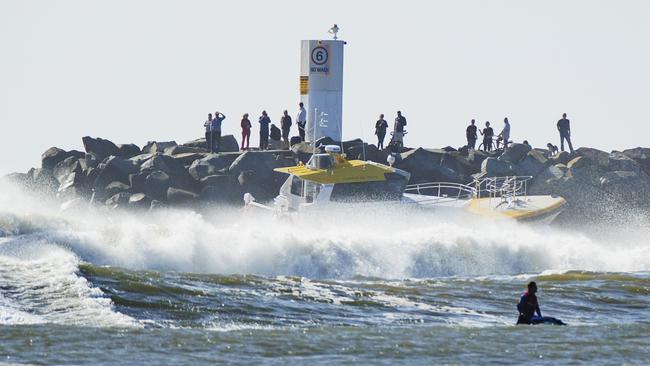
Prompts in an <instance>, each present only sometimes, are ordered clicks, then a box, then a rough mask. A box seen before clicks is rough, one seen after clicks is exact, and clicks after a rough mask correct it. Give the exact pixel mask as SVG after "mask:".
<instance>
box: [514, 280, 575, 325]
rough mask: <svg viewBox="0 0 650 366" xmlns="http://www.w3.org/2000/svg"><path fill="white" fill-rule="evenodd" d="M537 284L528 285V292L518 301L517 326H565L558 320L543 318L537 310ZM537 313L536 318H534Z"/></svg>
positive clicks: (530, 283) (533, 282) (532, 282)
mask: <svg viewBox="0 0 650 366" xmlns="http://www.w3.org/2000/svg"><path fill="white" fill-rule="evenodd" d="M536 293H537V284H536V283H535V281H531V282H529V283H528V291H526V292H525V293H524V294H523V295H522V296H521V299H520V300H519V304H517V310H519V318H518V319H517V324H543V323H548V324H557V325H565V324H564V322H562V321H561V320H560V319H555V318H551V317H543V316H542V311H541V310H540V309H539V303H538V302H537V295H535V294H536ZM535 313H537V316H535Z"/></svg>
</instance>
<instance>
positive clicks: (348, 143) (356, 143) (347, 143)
mask: <svg viewBox="0 0 650 366" xmlns="http://www.w3.org/2000/svg"><path fill="white" fill-rule="evenodd" d="M363 144H364V142H363V140H361V139H354V140H348V141H343V142H334V144H333V145H338V146H341V145H343V152H346V153H347V151H348V150H350V149H351V148H353V147H356V148H359V147H361V146H363Z"/></svg>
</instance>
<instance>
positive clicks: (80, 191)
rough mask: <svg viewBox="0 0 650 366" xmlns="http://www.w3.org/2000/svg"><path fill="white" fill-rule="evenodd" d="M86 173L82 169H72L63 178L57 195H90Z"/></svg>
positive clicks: (70, 197) (63, 196) (71, 196)
mask: <svg viewBox="0 0 650 366" xmlns="http://www.w3.org/2000/svg"><path fill="white" fill-rule="evenodd" d="M86 183H87V180H86V175H85V174H84V172H82V171H72V172H70V174H69V175H68V176H67V177H66V178H65V179H63V181H62V182H61V185H59V188H58V189H57V193H56V195H57V197H58V198H62V199H75V198H83V197H86V196H87V195H89V190H88V186H87V184H86Z"/></svg>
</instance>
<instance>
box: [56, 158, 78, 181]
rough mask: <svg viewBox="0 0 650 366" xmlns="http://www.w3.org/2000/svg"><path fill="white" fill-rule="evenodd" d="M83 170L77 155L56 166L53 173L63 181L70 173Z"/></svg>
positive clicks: (58, 179) (57, 178)
mask: <svg viewBox="0 0 650 366" xmlns="http://www.w3.org/2000/svg"><path fill="white" fill-rule="evenodd" d="M82 170H83V169H82V167H81V164H80V163H79V159H78V158H77V157H75V156H69V157H67V158H65V159H64V160H62V161H60V162H59V163H57V164H56V165H55V166H54V169H52V175H53V176H54V178H55V179H56V180H57V181H58V182H59V183H63V181H64V180H65V179H66V178H67V177H68V175H70V173H72V172H81V171H82Z"/></svg>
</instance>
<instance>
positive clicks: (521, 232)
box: [0, 187, 650, 278]
mask: <svg viewBox="0 0 650 366" xmlns="http://www.w3.org/2000/svg"><path fill="white" fill-rule="evenodd" d="M2 192H3V193H0V235H3V236H5V239H4V240H5V243H4V244H3V246H5V247H6V246H7V245H9V244H11V245H12V246H13V247H18V246H19V243H23V244H24V245H27V244H29V245H36V244H34V243H41V244H40V245H45V246H47V247H48V248H58V249H57V250H59V251H61V252H65V253H69V255H71V256H72V257H74V258H79V259H80V260H82V261H86V262H89V263H92V264H95V265H110V266H119V267H124V268H128V269H136V270H140V269H153V270H160V271H169V270H172V271H181V272H203V273H218V274H247V273H251V274H260V275H270V276H277V275H298V276H304V277H308V278H350V277H353V276H367V277H379V278H425V277H436V276H449V275H497V274H503V275H511V274H520V273H538V272H542V271H546V270H587V271H647V270H650V245H648V239H647V238H648V235H647V233H650V232H649V231H648V230H647V229H646V228H612V230H619V231H620V232H621V233H624V234H625V235H620V236H616V237H617V239H607V238H594V237H591V236H590V235H589V233H581V232H576V231H569V230H562V229H556V228H552V227H543V226H532V225H524V224H517V223H513V222H506V221H485V220H480V219H477V218H476V217H471V216H462V215H459V216H453V215H449V214H446V213H445V214H442V213H435V212H428V211H422V210H414V209H395V208H378V207H377V206H376V205H369V206H363V205H361V206H354V207H344V208H341V209H338V210H334V211H328V212H327V213H320V214H317V213H310V214H306V215H302V216H299V217H292V218H290V219H279V218H274V217H272V216H270V215H268V214H267V213H263V212H255V213H251V212H244V211H242V210H236V209H215V210H212V211H206V212H200V213H198V212H193V211H189V210H178V209H168V210H161V211H157V212H151V213H145V212H118V211H110V210H105V209H97V208H77V209H75V210H66V211H63V212H62V211H61V210H60V209H59V207H58V206H57V205H56V204H50V203H47V202H44V201H43V200H41V199H38V198H35V197H31V196H28V195H26V194H24V193H21V192H20V191H19V190H18V189H16V188H12V187H3V189H2ZM620 237H624V238H625V239H624V240H621V239H620ZM52 250H54V249H52ZM3 255H5V254H3Z"/></svg>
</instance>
